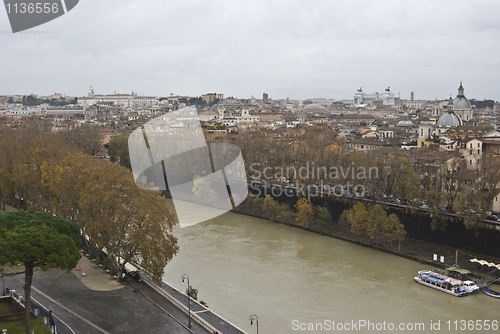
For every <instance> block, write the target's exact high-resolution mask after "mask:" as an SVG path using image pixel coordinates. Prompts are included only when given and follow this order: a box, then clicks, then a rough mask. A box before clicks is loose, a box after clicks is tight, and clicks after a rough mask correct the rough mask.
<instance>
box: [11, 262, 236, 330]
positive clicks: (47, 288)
mask: <svg viewBox="0 0 500 334" xmlns="http://www.w3.org/2000/svg"><path fill="white" fill-rule="evenodd" d="M79 264H80V266H81V269H80V270H79V271H77V270H73V271H72V272H67V271H64V270H59V269H52V270H49V271H47V272H43V271H41V270H37V271H35V273H34V278H33V287H32V293H31V295H32V298H34V299H36V300H37V301H38V302H39V303H41V304H42V305H44V306H45V307H47V308H48V309H50V310H52V312H53V313H54V315H55V316H56V326H57V331H58V333H59V334H66V333H68V334H94V333H96V334H97V333H104V334H106V333H109V334H114V333H173V334H174V333H175V334H177V333H195V334H198V333H200V334H206V333H210V334H213V333H218V334H226V333H227V334H233V333H234V334H244V332H243V331H242V330H240V329H238V328H236V327H235V326H232V325H231V324H230V323H228V322H227V321H225V320H224V319H222V318H220V317H218V316H217V315H215V314H214V313H212V312H211V311H210V310H207V309H205V308H203V307H202V306H200V305H199V304H198V303H196V302H195V301H193V300H192V301H191V311H192V314H191V328H189V327H188V322H189V319H188V314H187V312H186V311H185V310H183V306H184V307H187V297H186V296H185V295H184V294H181V293H179V292H178V291H176V290H175V289H173V288H170V287H169V286H168V285H166V284H164V289H165V290H163V289H159V288H158V287H152V286H151V285H150V284H147V283H149V282H145V281H144V280H141V281H139V280H137V279H134V278H132V277H128V281H129V282H128V283H127V284H120V283H117V281H116V280H115V279H113V278H112V277H111V276H110V275H109V274H107V273H106V272H105V271H104V270H102V269H101V268H99V267H98V266H96V265H95V264H94V263H93V262H92V261H91V260H89V259H88V258H86V257H82V259H81V260H80V263H79ZM145 280H146V281H147V278H146V277H145ZM23 285H24V274H18V275H10V276H5V286H6V287H8V288H9V289H10V290H16V292H17V293H18V294H19V295H24V290H23ZM167 297H168V298H167ZM171 298H173V299H171ZM200 311H202V312H200ZM197 316H199V317H201V318H202V319H203V320H202V322H203V321H205V322H206V323H204V326H201V325H200V324H199V322H197V321H195V319H194V318H196V317H197Z"/></svg>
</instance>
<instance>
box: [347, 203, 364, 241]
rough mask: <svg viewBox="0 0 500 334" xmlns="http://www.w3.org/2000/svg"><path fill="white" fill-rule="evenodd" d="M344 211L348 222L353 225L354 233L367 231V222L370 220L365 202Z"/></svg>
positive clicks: (358, 233)
mask: <svg viewBox="0 0 500 334" xmlns="http://www.w3.org/2000/svg"><path fill="white" fill-rule="evenodd" d="M344 213H345V217H346V220H347V223H349V225H350V226H351V232H352V233H353V234H354V235H360V234H361V233H362V232H363V231H365V224H366V221H367V220H368V210H366V207H365V205H364V204H363V203H356V204H355V205H354V206H353V207H352V209H350V210H345V211H344ZM344 213H343V214H344Z"/></svg>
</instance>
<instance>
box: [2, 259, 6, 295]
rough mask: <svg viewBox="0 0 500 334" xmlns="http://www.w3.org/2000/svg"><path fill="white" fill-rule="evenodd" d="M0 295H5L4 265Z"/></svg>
mask: <svg viewBox="0 0 500 334" xmlns="http://www.w3.org/2000/svg"><path fill="white" fill-rule="evenodd" d="M2 296H5V267H4V266H2Z"/></svg>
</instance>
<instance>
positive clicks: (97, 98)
mask: <svg viewBox="0 0 500 334" xmlns="http://www.w3.org/2000/svg"><path fill="white" fill-rule="evenodd" d="M158 102H159V101H158V98H157V97H154V96H138V95H137V94H135V93H134V92H132V94H113V95H96V94H95V93H94V90H93V89H91V90H90V92H89V93H88V95H87V97H81V98H78V105H80V106H82V107H90V106H93V105H107V106H110V105H115V106H119V107H122V108H138V107H145V106H152V105H157V104H158Z"/></svg>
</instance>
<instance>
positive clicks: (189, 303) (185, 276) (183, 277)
mask: <svg viewBox="0 0 500 334" xmlns="http://www.w3.org/2000/svg"><path fill="white" fill-rule="evenodd" d="M181 278H182V284H184V282H185V281H186V280H187V284H188V289H187V291H188V292H187V297H188V310H189V311H188V319H189V323H188V327H189V328H191V299H190V297H189V294H190V293H191V291H190V290H189V276H188V275H186V274H184V275H182V276H181Z"/></svg>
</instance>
